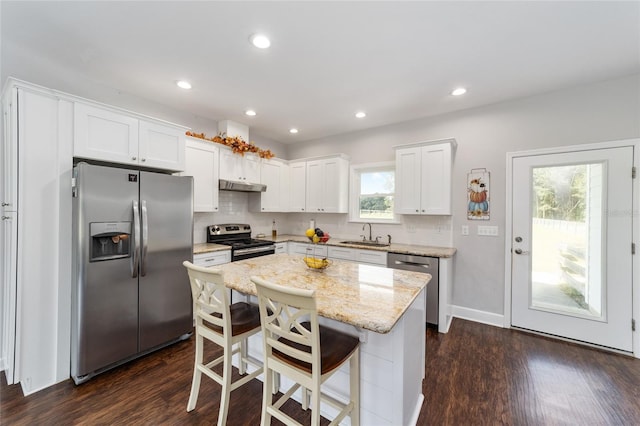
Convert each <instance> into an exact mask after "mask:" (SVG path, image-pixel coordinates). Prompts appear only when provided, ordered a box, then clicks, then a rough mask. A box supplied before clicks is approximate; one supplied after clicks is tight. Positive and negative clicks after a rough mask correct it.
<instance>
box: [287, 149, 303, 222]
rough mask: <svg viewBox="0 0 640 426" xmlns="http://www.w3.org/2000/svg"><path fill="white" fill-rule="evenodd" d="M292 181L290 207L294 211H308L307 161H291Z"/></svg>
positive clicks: (290, 172) (290, 174)
mask: <svg viewBox="0 0 640 426" xmlns="http://www.w3.org/2000/svg"><path fill="white" fill-rule="evenodd" d="M289 176H290V177H291V178H290V182H291V188H290V190H291V191H290V198H289V207H290V210H289V211H292V212H304V211H306V203H307V200H306V197H307V186H306V185H307V162H306V161H295V162H291V163H289Z"/></svg>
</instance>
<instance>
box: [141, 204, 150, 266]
mask: <svg viewBox="0 0 640 426" xmlns="http://www.w3.org/2000/svg"><path fill="white" fill-rule="evenodd" d="M140 204H141V210H142V254H141V255H140V276H142V277H144V276H145V275H147V247H148V245H149V220H148V219H147V202H146V201H144V200H142V202H141V203H140Z"/></svg>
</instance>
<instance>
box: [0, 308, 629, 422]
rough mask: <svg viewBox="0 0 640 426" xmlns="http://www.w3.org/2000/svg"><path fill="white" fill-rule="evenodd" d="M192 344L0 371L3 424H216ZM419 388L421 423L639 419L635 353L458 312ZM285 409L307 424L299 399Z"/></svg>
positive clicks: (251, 402) (256, 403) (248, 394)
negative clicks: (48, 372) (128, 357)
mask: <svg viewBox="0 0 640 426" xmlns="http://www.w3.org/2000/svg"><path fill="white" fill-rule="evenodd" d="M193 350H194V348H193V339H190V340H188V341H185V342H181V343H178V344H175V345H173V346H171V347H168V348H166V349H163V350H161V351H159V352H156V353H154V354H151V355H148V356H146V357H144V358H141V359H139V360H136V361H133V362H131V363H129V364H126V365H124V366H121V367H119V368H117V369H115V370H112V371H109V372H106V373H104V374H102V375H100V376H97V377H95V378H94V379H92V380H90V381H88V382H87V383H85V384H83V385H80V386H75V385H74V384H73V382H72V381H71V380H68V381H66V382H63V383H60V384H57V385H55V386H53V387H50V388H48V389H45V390H43V391H40V392H37V393H35V394H33V395H30V396H28V397H22V394H21V390H20V388H19V386H17V385H14V386H7V384H6V381H5V380H4V375H2V380H1V381H0V424H2V425H42V424H56V425H76V424H83V425H125V424H126V425H190V424H194V425H205V424H208V425H210V424H215V423H216V421H217V415H218V405H219V401H220V387H219V386H218V385H217V384H215V383H213V381H211V380H209V379H207V378H206V377H203V379H202V386H201V389H200V397H199V399H198V405H197V406H196V409H195V410H194V411H193V412H191V413H187V412H186V405H187V399H188V397H189V390H190V385H191V375H192V368H193ZM208 351H209V352H210V353H213V352H215V350H213V349H212V348H211V347H210V348H208ZM423 392H424V395H425V403H424V405H423V407H422V411H421V414H420V418H419V419H418V424H419V425H485V424H492V425H493V424H506V425H565V424H571V425H578V424H579V425H640V360H638V359H633V358H629V357H625V356H622V355H615V354H610V353H606V352H601V351H598V350H595V349H591V348H586V347H582V346H577V345H573V344H570V343H565V342H560V341H556V340H551V339H547V338H544V337H539V336H535V335H530V334H526V333H522V332H518V331H513V330H505V329H501V328H496V327H491V326H487V325H482V324H477V323H473V322H468V321H463V320H458V319H456V320H454V322H453V324H452V326H451V331H450V332H449V333H448V334H446V335H444V334H438V333H437V332H435V330H433V329H428V330H427V377H426V380H425V381H424V385H423ZM261 394H262V383H261V382H259V381H256V380H254V381H252V382H250V383H248V384H247V385H246V386H244V387H242V388H240V389H238V390H236V391H234V392H233V393H232V394H231V405H230V409H229V418H228V419H229V420H228V424H229V425H234V426H235V425H258V424H259V422H260V406H261ZM285 409H286V411H287V412H288V414H290V415H291V416H292V417H294V418H295V419H297V420H298V421H301V422H303V423H306V424H308V422H309V413H308V412H304V411H302V410H301V409H300V408H299V405H297V404H296V403H295V402H293V401H291V402H289V403H287V404H286V406H285ZM276 423H277V422H275V421H274V424H276ZM327 423H328V422H327V421H323V423H322V424H323V425H326V424H327ZM365 426H367V425H365ZM373 426H376V425H373Z"/></svg>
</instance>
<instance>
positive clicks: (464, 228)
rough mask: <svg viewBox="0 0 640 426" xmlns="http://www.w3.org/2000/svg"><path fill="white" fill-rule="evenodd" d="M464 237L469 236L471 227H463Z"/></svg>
mask: <svg viewBox="0 0 640 426" xmlns="http://www.w3.org/2000/svg"><path fill="white" fill-rule="evenodd" d="M461 233H462V235H469V225H462V232H461Z"/></svg>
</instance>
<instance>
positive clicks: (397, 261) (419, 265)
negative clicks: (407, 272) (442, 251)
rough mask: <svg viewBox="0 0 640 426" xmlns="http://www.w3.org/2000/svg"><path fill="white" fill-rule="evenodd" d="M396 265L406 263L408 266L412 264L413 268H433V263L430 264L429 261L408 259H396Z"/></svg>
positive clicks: (394, 262)
mask: <svg viewBox="0 0 640 426" xmlns="http://www.w3.org/2000/svg"><path fill="white" fill-rule="evenodd" d="M393 264H394V265H396V266H397V265H406V266H411V267H413V268H425V269H431V265H429V264H428V263H417V262H408V261H406V260H394V261H393ZM397 269H401V268H397Z"/></svg>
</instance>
